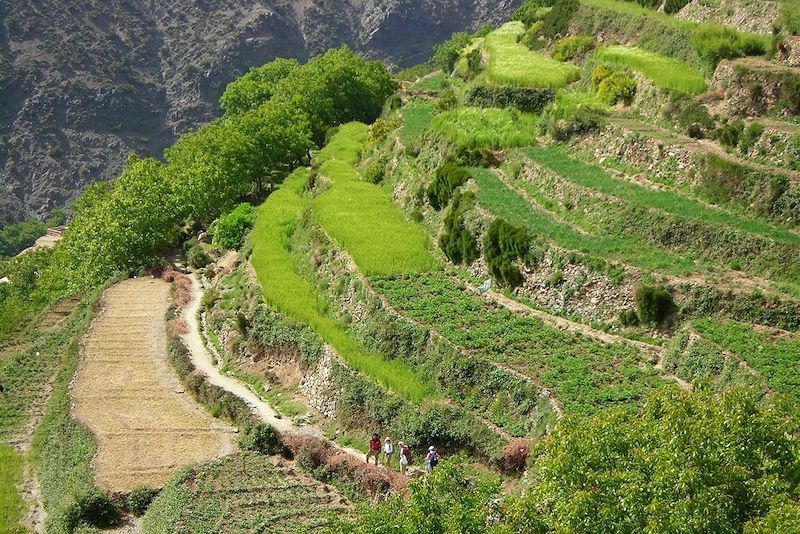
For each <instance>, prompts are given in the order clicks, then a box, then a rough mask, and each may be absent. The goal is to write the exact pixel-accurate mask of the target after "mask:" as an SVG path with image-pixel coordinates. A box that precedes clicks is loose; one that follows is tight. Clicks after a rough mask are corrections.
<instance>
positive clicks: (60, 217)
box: [0, 209, 66, 257]
mask: <svg viewBox="0 0 800 534" xmlns="http://www.w3.org/2000/svg"><path fill="white" fill-rule="evenodd" d="M65 219H66V217H65V216H64V212H63V211H61V210H59V209H56V210H53V212H52V213H51V214H50V216H49V217H48V218H47V220H46V221H44V222H43V223H41V222H39V221H37V220H35V219H28V220H25V221H23V222H21V223H17V224H9V225H7V226H3V227H2V228H0V257H2V256H13V255H15V254H17V253H19V252H21V251H22V250H24V249H26V248H28V247H29V246H31V245H33V244H34V242H35V241H36V239H38V238H39V237H41V236H43V235H44V234H45V232H46V231H47V229H48V228H52V227H54V226H59V225H61V224H64V221H65Z"/></svg>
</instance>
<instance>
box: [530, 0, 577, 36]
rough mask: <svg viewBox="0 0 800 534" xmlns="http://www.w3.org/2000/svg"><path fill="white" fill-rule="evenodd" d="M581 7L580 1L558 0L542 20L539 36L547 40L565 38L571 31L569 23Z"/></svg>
mask: <svg viewBox="0 0 800 534" xmlns="http://www.w3.org/2000/svg"><path fill="white" fill-rule="evenodd" d="M579 7H580V2H578V0H556V2H555V4H553V9H551V10H550V11H549V12H548V13H547V14H546V15H545V16H544V19H542V27H541V29H540V30H539V32H538V35H540V36H542V37H546V38H547V39H555V38H556V37H559V36H564V35H566V34H567V31H568V30H569V23H570V20H572V17H573V16H574V15H575V13H577V11H578V8H579Z"/></svg>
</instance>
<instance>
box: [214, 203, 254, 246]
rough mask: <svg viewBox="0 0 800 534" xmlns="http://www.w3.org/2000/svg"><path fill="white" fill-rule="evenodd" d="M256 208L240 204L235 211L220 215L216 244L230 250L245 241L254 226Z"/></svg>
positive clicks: (215, 236)
mask: <svg viewBox="0 0 800 534" xmlns="http://www.w3.org/2000/svg"><path fill="white" fill-rule="evenodd" d="M255 220H256V210H255V209H253V206H251V205H250V204H247V203H244V204H239V205H238V206H236V208H234V210H233V211H231V212H230V213H228V214H227V215H225V216H224V217H220V218H219V219H218V221H217V223H216V229H215V231H214V244H217V245H220V246H222V247H225V248H226V249H228V250H237V249H239V248H240V247H241V246H242V244H243V243H244V238H245V237H246V236H247V233H248V232H249V231H250V228H252V227H253V222H255Z"/></svg>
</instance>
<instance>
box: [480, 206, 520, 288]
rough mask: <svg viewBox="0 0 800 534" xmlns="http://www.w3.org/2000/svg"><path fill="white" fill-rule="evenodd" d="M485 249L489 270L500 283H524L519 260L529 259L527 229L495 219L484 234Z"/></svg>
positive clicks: (515, 284) (514, 285) (504, 284)
mask: <svg viewBox="0 0 800 534" xmlns="http://www.w3.org/2000/svg"><path fill="white" fill-rule="evenodd" d="M483 251H484V255H485V257H486V264H487V266H488V267H489V272H490V273H491V274H492V276H493V277H494V278H495V279H496V280H497V281H498V283H499V284H500V285H503V286H507V287H512V288H514V287H517V286H519V285H520V284H521V283H522V280H523V279H522V273H520V270H519V266H518V265H517V262H518V261H519V260H525V259H527V257H528V253H529V252H530V236H529V235H528V232H527V230H525V229H524V228H519V227H517V226H514V225H512V224H510V223H508V222H506V221H505V220H503V219H495V220H494V221H492V224H490V225H489V229H488V230H487V231H486V235H485V236H484V239H483Z"/></svg>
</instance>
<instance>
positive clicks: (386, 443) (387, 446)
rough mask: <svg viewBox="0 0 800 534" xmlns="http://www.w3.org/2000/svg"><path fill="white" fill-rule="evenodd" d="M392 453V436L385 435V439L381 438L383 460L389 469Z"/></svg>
mask: <svg viewBox="0 0 800 534" xmlns="http://www.w3.org/2000/svg"><path fill="white" fill-rule="evenodd" d="M393 454H394V444H393V443H392V438H390V437H389V436H386V439H385V440H383V461H384V463H385V464H386V468H387V469H390V468H391V467H392V455H393Z"/></svg>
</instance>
